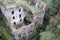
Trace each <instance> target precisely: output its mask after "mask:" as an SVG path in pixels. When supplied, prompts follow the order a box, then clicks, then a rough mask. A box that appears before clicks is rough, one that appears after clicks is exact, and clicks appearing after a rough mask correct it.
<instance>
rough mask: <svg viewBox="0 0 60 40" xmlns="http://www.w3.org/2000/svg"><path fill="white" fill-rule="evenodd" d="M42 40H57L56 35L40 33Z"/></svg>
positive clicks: (47, 32)
mask: <svg viewBox="0 0 60 40" xmlns="http://www.w3.org/2000/svg"><path fill="white" fill-rule="evenodd" d="M40 40H56V38H55V36H54V33H52V32H49V31H45V32H41V33H40Z"/></svg>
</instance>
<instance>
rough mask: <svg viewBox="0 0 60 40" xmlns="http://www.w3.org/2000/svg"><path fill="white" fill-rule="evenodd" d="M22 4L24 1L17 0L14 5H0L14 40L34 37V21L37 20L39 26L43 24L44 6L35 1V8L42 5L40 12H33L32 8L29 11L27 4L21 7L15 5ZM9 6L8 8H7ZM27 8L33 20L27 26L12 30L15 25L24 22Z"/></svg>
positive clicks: (41, 2)
mask: <svg viewBox="0 0 60 40" xmlns="http://www.w3.org/2000/svg"><path fill="white" fill-rule="evenodd" d="M20 2H21V3H22V2H24V1H21V0H18V1H16V0H15V1H14V3H10V4H7V6H6V5H5V6H6V7H5V6H4V5H3V3H1V4H0V8H1V10H2V13H3V14H4V15H5V17H6V18H7V20H8V23H9V27H10V29H11V33H12V35H13V36H14V39H16V40H28V39H31V38H32V37H33V36H35V33H36V32H37V31H36V28H37V27H36V26H35V21H34V20H37V21H38V22H39V23H40V24H43V19H44V15H45V8H46V4H45V3H44V2H43V1H42V0H40V1H39V2H38V1H36V0H35V3H36V5H35V6H36V7H38V6H39V5H40V6H41V5H43V8H42V10H40V11H37V12H36V11H34V10H33V9H32V8H31V9H30V6H29V5H27V4H28V3H25V5H24V4H23V3H22V5H23V6H21V5H19V4H18V5H17V3H20ZM8 5H9V6H8ZM24 6H25V7H28V8H29V9H30V10H31V12H32V14H33V20H32V22H31V23H30V24H29V25H25V26H22V27H21V28H18V29H16V28H14V25H17V24H19V23H21V21H22V22H24V18H25V17H26V16H27V14H28V12H27V11H25V10H24V9H25V7H24Z"/></svg>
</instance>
